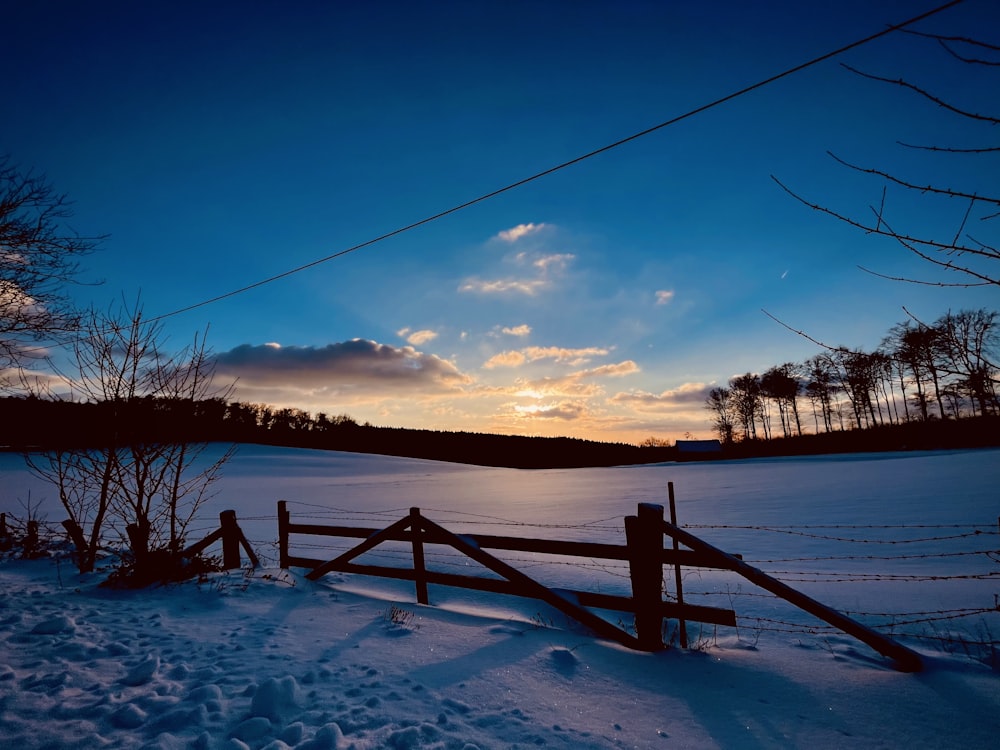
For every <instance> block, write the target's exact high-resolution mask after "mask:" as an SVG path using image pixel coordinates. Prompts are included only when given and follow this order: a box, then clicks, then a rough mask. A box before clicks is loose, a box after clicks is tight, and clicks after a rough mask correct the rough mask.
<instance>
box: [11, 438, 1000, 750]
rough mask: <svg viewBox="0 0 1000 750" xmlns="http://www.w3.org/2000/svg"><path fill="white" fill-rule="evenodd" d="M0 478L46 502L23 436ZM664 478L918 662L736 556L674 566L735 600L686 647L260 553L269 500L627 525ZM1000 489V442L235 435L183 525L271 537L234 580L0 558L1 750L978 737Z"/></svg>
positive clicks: (492, 529) (996, 583)
mask: <svg viewBox="0 0 1000 750" xmlns="http://www.w3.org/2000/svg"><path fill="white" fill-rule="evenodd" d="M0 477H2V485H0V486H2V490H0V511H5V512H7V513H9V514H12V515H14V516H23V508H22V505H21V504H22V503H23V502H24V501H26V499H27V498H28V496H29V493H30V498H31V501H32V503H40V513H41V515H42V516H44V517H46V519H47V520H48V521H49V522H56V523H57V522H58V521H60V520H61V519H62V518H63V513H62V511H61V510H60V509H59V508H58V506H57V504H55V503H54V502H53V493H52V491H51V490H50V489H49V488H48V487H46V486H45V485H43V484H41V483H39V482H38V481H37V480H35V479H33V478H32V477H31V476H30V475H29V474H28V473H27V472H26V471H25V470H24V468H23V464H22V462H21V460H20V458H19V457H17V456H10V455H0ZM667 482H673V483H674V485H675V488H676V491H677V506H678V516H679V523H680V525H682V526H685V527H687V528H688V529H689V530H691V531H693V532H694V533H696V534H698V535H700V536H702V537H703V538H704V539H706V540H707V541H709V542H710V543H712V544H714V545H716V546H718V547H722V548H723V549H725V550H728V551H731V552H738V553H741V554H742V555H743V557H744V559H745V560H746V561H747V562H749V563H751V564H753V565H755V566H757V567H760V568H762V569H763V570H765V571H767V572H769V573H772V574H774V575H775V576H776V577H778V578H781V579H782V580H785V581H787V582H788V583H790V584H791V585H793V586H795V587H797V588H800V589H801V590H803V591H805V592H806V593H808V594H810V595H812V596H814V597H815V598H817V599H819V600H820V601H822V602H824V603H826V604H829V605H831V606H834V607H837V608H838V609H842V610H847V611H849V612H851V613H852V614H853V616H855V617H857V619H859V620H862V621H863V622H866V623H867V624H869V625H872V626H875V627H879V628H880V629H883V631H884V632H887V633H889V634H891V635H893V636H896V637H899V638H900V640H901V641H902V642H903V643H905V644H906V645H907V646H909V647H911V648H914V649H916V650H917V651H919V652H920V653H921V654H922V655H923V656H924V658H925V663H926V669H925V670H924V671H923V672H921V673H919V674H903V673H899V672H896V671H894V670H893V669H892V667H891V665H890V664H889V663H888V662H887V661H886V660H885V659H883V658H882V657H880V656H879V655H878V654H876V653H874V652H873V651H871V650H870V649H869V648H868V647H867V646H865V645H864V644H862V643H859V642H858V641H856V640H854V639H853V638H851V637H849V636H847V635H844V634H841V633H837V632H834V631H830V630H828V629H827V628H825V627H822V623H819V622H818V621H816V620H815V619H813V618H811V617H810V616H808V615H806V614H804V613H800V612H798V611H796V610H794V608H791V607H790V606H789V605H786V604H784V603H783V602H780V601H779V600H775V599H774V598H773V597H771V596H770V595H764V596H762V595H761V594H763V592H761V591H760V590H759V589H755V587H753V586H752V585H751V584H749V583H747V582H745V581H744V582H741V581H740V579H738V578H736V577H734V576H733V575H732V574H728V573H718V572H714V573H710V572H705V571H702V572H697V571H691V572H689V573H688V574H687V575H686V577H685V582H684V586H685V594H686V596H687V598H688V600H689V601H691V602H692V603H697V604H713V605H715V606H722V607H732V608H734V609H735V610H736V612H737V615H738V617H739V620H738V624H739V628H738V629H732V628H718V629H715V628H712V627H711V626H707V627H704V628H700V627H699V626H698V625H697V624H689V632H690V633H691V634H692V641H693V642H694V645H695V646H696V648H694V649H692V650H688V651H682V650H679V649H676V648H673V649H670V650H667V651H665V652H661V653H656V654H645V653H637V652H631V651H628V650H626V649H624V648H622V647H620V646H618V645H615V644H611V643H608V642H604V641H600V640H598V639H596V638H594V637H593V636H591V635H589V634H588V633H586V632H584V631H583V630H582V629H581V628H579V627H578V626H576V625H574V624H573V623H571V622H568V621H567V620H566V618H565V617H563V616H562V615H561V614H560V613H558V612H556V611H554V610H551V609H550V608H548V607H546V606H545V605H544V604H542V603H540V602H536V601H533V600H521V599H515V598H509V597H499V596H494V595H488V594H483V593H476V592H470V591H464V590H457V589H444V588H440V587H433V586H432V587H431V592H430V599H431V602H432V605H431V606H420V605H417V604H415V603H414V594H413V590H412V586H410V585H407V584H405V583H404V582H389V581H384V580H381V579H371V578H362V577H358V576H353V577H352V576H343V575H330V576H327V577H326V578H324V579H323V580H322V581H320V582H317V583H312V582H309V581H307V580H306V579H305V578H304V577H303V576H302V575H301V573H302V571H295V570H293V571H290V572H287V573H286V572H282V571H280V570H277V569H276V568H275V567H274V564H275V561H276V558H277V553H276V550H275V548H274V546H273V543H274V540H275V538H276V533H277V532H276V521H275V518H274V517H275V512H276V511H275V507H276V501H277V500H279V499H283V500H286V501H288V503H289V508H290V510H291V513H292V517H293V520H302V521H303V522H305V521H306V520H307V519H308V522H313V523H322V522H324V521H328V522H331V523H342V524H354V525H359V526H384V525H387V524H388V523H390V522H392V521H394V520H397V519H398V518H400V517H402V516H403V515H405V514H406V512H407V511H408V509H409V508H410V507H411V506H418V507H420V508H421V510H422V512H423V513H424V514H425V515H426V516H428V517H429V518H431V519H432V520H435V521H437V522H439V523H441V524H442V525H444V526H445V527H447V528H449V529H452V530H455V531H458V532H462V533H465V532H470V533H471V532H477V531H478V532H483V533H493V534H509V535H515V536H532V537H547V538H555V539H579V540H589V541H608V542H613V543H623V542H624V534H623V531H622V518H623V517H624V516H625V515H629V514H633V513H635V510H636V504H637V503H639V502H656V503H661V504H666V499H667V496H666V485H667ZM998 487H1000V450H986V451H964V452H948V453H936V454H931V453H923V454H918V453H912V454H911V453H899V454H885V455H874V456H838V457H814V458H796V459H777V460H756V461H739V462H721V463H713V464H679V465H675V464H665V465H660V466H646V467H625V468H613V469H576V470H553V471H533V472H532V471H517V470H507V469H492V468H479V467H469V466H460V465H451V464H438V463H434V462H428V461H417V460H409V459H398V458H387V457H381V456H366V455H356V454H347V453H325V452H318V451H305V450H293V449H279V448H265V447H260V446H243V447H242V448H241V450H240V453H239V454H238V455H237V457H236V458H235V459H234V460H233V461H232V462H231V463H230V464H229V465H228V467H227V469H226V471H225V477H224V479H223V481H222V482H221V484H220V486H219V488H220V492H219V494H218V496H217V497H216V498H215V499H213V501H212V503H211V507H209V508H207V509H206V511H205V521H204V525H203V531H202V532H201V533H208V532H209V531H211V530H212V529H213V528H214V527H215V526H216V525H217V514H218V512H219V511H220V510H223V509H226V508H233V509H235V510H236V512H237V515H238V517H239V519H240V524H241V526H242V527H243V529H244V530H245V531H246V533H247V536H248V537H250V538H251V540H253V542H254V544H255V546H256V547H257V549H258V551H259V552H260V553H261V554H262V557H263V558H264V559H265V565H266V567H265V568H264V569H261V570H258V571H256V572H254V573H253V574H252V575H249V574H244V573H241V572H234V573H230V574H228V575H219V576H216V577H215V578H214V579H213V580H212V581H211V582H210V583H207V584H202V585H196V584H194V583H190V584H182V585H177V586H171V587H165V588H157V589H153V590H148V591H140V592H123V591H108V590H105V589H100V588H98V587H97V583H98V582H99V581H100V580H101V577H102V576H101V575H100V574H97V575H94V576H88V577H83V578H81V577H80V576H78V575H76V574H74V571H73V569H72V568H71V566H70V565H69V563H68V562H67V561H65V560H62V561H61V562H60V561H59V560H58V559H55V560H54V559H44V560H35V561H17V560H9V561H6V562H3V563H0V590H2V592H3V596H2V598H0V746H2V747H4V748H7V747H12V748H25V749H30V748H73V747H80V748H91V747H92V748H102V747H113V748H136V747H151V748H188V747H192V748H224V747H229V748H242V747H251V748H264V747H267V748H270V749H271V750H279V749H283V748H298V749H299V750H303V749H305V748H349V747H356V748H359V749H360V748H383V747H385V748H457V749H461V748H472V747H476V748H514V747H520V748H528V747H552V748H619V747H621V748H632V747H636V748H647V747H648V748H660V747H663V748H666V747H696V748H701V747H708V748H711V747H723V748H772V747H776V748H790V747H810V748H827V747H838V748H839V747H852V748H854V747H862V748H876V747H877V748H896V747H907V748H918V747H929V748H940V747H962V748H980V747H981V748H992V747H996V743H997V737H998V736H1000V664H998V661H1000V660H998V659H997V658H995V657H994V658H992V660H991V655H990V651H989V649H988V647H984V646H982V645H978V644H979V643H980V642H983V641H997V640H1000V612H997V611H995V606H996V600H995V596H996V594H998V593H1000V563H998V559H1000V556H998V555H997V554H995V553H994V554H992V556H991V555H988V554H986V552H987V551H990V550H997V549H1000V536H998V534H997V516H998V514H1000V492H998V489H997V488H998ZM306 544H307V542H306V541H305V540H300V541H299V545H300V549H298V550H297V553H298V554H304V555H309V556H316V557H333V556H334V555H335V554H337V551H338V550H339V549H344V548H346V544H347V543H346V540H331V541H328V542H325V543H324V544H326V545H328V548H327V549H317V548H312V547H306V546H305V545H306ZM338 545H339V546H338ZM429 553H430V550H429ZM372 554H373V555H375V557H373V558H372V559H371V561H372V562H376V563H381V564H394V559H393V558H397V559H396V562H398V563H399V564H403V563H405V562H406V558H405V555H403V554H402V552H397V551H395V550H393V549H389V550H387V551H376V552H373V553H372ZM380 556H381V557H380ZM501 556H503V555H501ZM505 559H508V560H510V561H511V562H512V564H514V565H515V566H517V567H519V568H521V569H522V570H524V572H526V573H528V574H529V575H531V576H533V577H535V578H537V579H538V580H540V581H542V582H544V583H547V584H551V585H559V586H572V587H574V588H580V589H590V590H595V591H605V592H612V593H623V592H626V591H627V590H628V581H627V578H626V577H625V575H624V571H623V568H622V567H621V566H618V565H617V564H615V565H612V564H609V563H607V562H606V561H588V560H575V561H572V562H573V564H568V563H569V562H570V561H567V560H555V561H543V560H540V559H535V558H531V557H530V556H527V555H524V554H515V555H510V556H507V557H505ZM428 562H429V564H431V565H433V566H434V567H436V568H439V569H442V570H454V569H455V568H456V567H459V568H462V569H463V572H467V573H468V572H470V571H469V564H468V562H467V561H464V560H461V559H458V558H455V557H454V556H446V555H445V554H444V553H443V552H435V553H433V554H429V556H428ZM667 578H668V595H670V594H672V593H673V587H672V577H671V576H667Z"/></svg>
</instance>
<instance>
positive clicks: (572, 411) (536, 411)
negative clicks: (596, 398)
mask: <svg viewBox="0 0 1000 750" xmlns="http://www.w3.org/2000/svg"><path fill="white" fill-rule="evenodd" d="M514 412H515V413H516V414H517V415H519V416H522V417H533V418H536V419H562V420H567V421H568V420H575V419H580V418H581V417H583V416H585V415H586V413H587V407H586V405H585V404H582V403H580V402H577V401H561V402H559V403H558V404H532V405H530V406H521V405H517V406H514Z"/></svg>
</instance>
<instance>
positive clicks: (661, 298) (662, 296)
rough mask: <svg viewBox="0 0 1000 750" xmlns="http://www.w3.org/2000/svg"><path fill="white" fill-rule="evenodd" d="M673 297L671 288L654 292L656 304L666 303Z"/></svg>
mask: <svg viewBox="0 0 1000 750" xmlns="http://www.w3.org/2000/svg"><path fill="white" fill-rule="evenodd" d="M673 298H674V290H673V289H659V290H657V292H656V304H657V305H667V304H669V303H670V302H671V301H672V300H673Z"/></svg>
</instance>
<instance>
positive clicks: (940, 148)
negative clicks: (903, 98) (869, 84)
mask: <svg viewBox="0 0 1000 750" xmlns="http://www.w3.org/2000/svg"><path fill="white" fill-rule="evenodd" d="M917 36H920V37H923V38H925V39H926V40H928V42H929V43H936V46H937V47H938V49H939V51H942V52H943V53H944V54H947V55H950V56H951V57H952V58H953V59H955V60H958V61H959V62H960V63H961V64H962V65H964V66H967V71H968V75H969V76H970V77H972V76H975V77H978V78H981V79H982V85H981V90H982V91H996V90H997V87H998V84H1000V77H998V74H1000V46H998V45H995V44H988V43H986V42H982V41H979V40H975V39H968V38H954V37H944V36H940V35H934V34H918V35H917ZM983 55H985V56H986V57H989V58H990V59H986V57H984V56H983ZM844 67H845V68H846V69H847V70H849V71H851V72H852V73H853V74H855V75H857V76H860V77H862V78H864V79H866V80H869V81H874V82H876V83H878V84H880V85H887V86H895V87H899V88H902V89H904V90H905V91H906V92H908V93H909V94H912V95H916V96H918V97H920V98H922V99H923V100H925V101H926V102H927V103H928V106H931V107H935V108H941V109H944V110H945V111H947V112H948V113H950V114H952V115H954V116H955V117H956V118H957V119H958V120H961V121H964V122H966V123H973V124H975V125H979V126H982V127H983V128H984V136H985V138H987V139H990V138H992V139H995V138H996V127H997V126H998V125H1000V113H992V114H982V113H979V112H976V111H973V110H972V109H970V108H968V107H965V106H959V105H956V104H954V103H952V102H950V101H948V100H947V99H946V98H944V97H942V96H940V95H938V94H935V93H932V92H931V91H930V90H928V89H927V88H924V87H923V86H920V85H917V84H915V83H912V82H910V81H907V80H905V79H904V78H899V77H888V76H881V75H875V74H872V73H868V72H863V71H860V70H857V69H855V68H851V67H849V66H846V65H845V66H844ZM997 101H998V100H997V99H996V98H995V97H994V99H993V105H994V106H995V105H996V102H997ZM899 145H900V146H902V147H904V148H908V149H917V150H921V151H926V152H936V153H935V155H934V157H932V158H935V159H938V160H940V159H942V158H951V159H973V158H984V156H985V158H991V157H992V156H993V155H995V154H996V153H997V152H1000V145H997V144H996V143H995V140H994V142H993V143H990V142H989V141H987V142H984V143H982V144H977V145H974V146H971V147H969V146H958V145H955V144H909V143H900V144H899ZM830 156H831V157H833V158H834V159H835V160H836V161H837V162H838V163H840V164H841V165H843V166H844V167H846V168H848V169H851V170H854V171H857V172H860V173H862V174H866V175H869V176H871V177H873V178H875V179H878V180H879V181H881V182H882V191H881V199H880V200H879V201H878V203H877V205H874V204H873V205H871V206H870V207H869V212H868V216H867V218H860V217H858V216H856V215H848V214H845V213H842V212H839V211H836V210H834V209H832V208H830V207H828V206H824V205H821V204H819V203H816V202H814V201H810V200H808V199H806V198H804V197H802V196H801V195H799V194H798V193H796V192H793V191H792V190H791V189H790V188H789V187H787V186H786V185H784V184H783V183H782V182H781V181H780V180H778V178H776V177H774V176H773V175H772V179H774V181H775V182H777V183H778V185H780V186H781V187H782V189H784V190H785V191H786V192H788V193H789V194H790V195H792V196H793V197H794V198H795V199H796V200H798V201H800V202H802V203H803V204H804V205H806V206H808V207H809V208H811V209H814V210H816V211H819V212H821V213H823V214H826V215H828V216H831V217H833V218H835V219H837V220H839V221H841V222H843V223H845V224H849V225H850V226H853V227H856V228H858V229H860V230H862V231H864V232H865V233H868V234H874V235H879V236H882V237H888V238H890V239H892V240H894V241H895V242H896V243H898V244H899V245H900V246H901V247H903V248H905V249H906V250H907V251H908V252H910V253H912V254H913V255H915V256H916V257H918V258H920V259H922V260H924V261H926V262H927V263H928V264H930V266H931V267H932V268H933V269H935V270H936V271H938V272H940V273H939V274H937V275H935V276H932V277H930V278H928V279H917V278H913V277H910V276H893V275H888V274H885V273H880V272H876V271H874V270H871V269H869V268H866V267H863V266H862V270H864V271H866V272H868V273H871V274H874V275H876V276H881V277H883V278H887V279H891V280H894V281H906V282H911V283H917V284H929V285H932V286H958V287H972V286H991V285H992V286H997V285H1000V245H998V243H997V242H996V241H995V240H993V239H990V238H988V237H984V236H983V235H984V234H985V233H988V232H989V231H990V229H992V228H994V227H995V226H996V223H997V219H998V217H1000V186H996V185H995V186H994V188H995V189H994V190H991V191H990V192H989V193H987V194H983V192H982V191H981V190H979V191H976V190H961V189H957V188H952V187H945V186H944V185H943V184H941V183H938V184H934V183H932V182H928V181H926V180H923V179H918V178H903V177H900V176H899V175H898V174H894V173H893V172H891V171H889V170H886V169H879V168H874V167H864V166H859V165H857V164H854V163H851V162H849V161H847V160H845V159H842V158H840V157H837V156H835V155H834V154H830ZM993 174H994V175H998V174H1000V172H997V170H993ZM897 195H898V196H900V197H901V198H904V197H913V198H921V199H923V200H924V201H930V202H933V205H928V206H927V207H925V208H924V211H925V212H935V213H939V214H940V215H942V216H949V215H951V214H952V212H954V206H955V204H956V203H958V204H959V205H960V206H961V209H960V210H959V211H958V212H957V213H954V229H953V231H949V232H948V233H947V234H943V235H937V236H934V235H932V234H928V233H925V232H921V231H919V230H916V229H909V228H908V227H906V226H904V225H902V224H897V223H896V219H895V217H894V216H890V210H889V203H890V200H891V199H893V198H894V196H897ZM974 225H975V227H976V228H975V229H973V228H972V227H973V226H974Z"/></svg>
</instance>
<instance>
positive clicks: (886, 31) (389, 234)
mask: <svg viewBox="0 0 1000 750" xmlns="http://www.w3.org/2000/svg"><path fill="white" fill-rule="evenodd" d="M962 2H964V0H951V2H948V3H945V4H944V5H939V6H938V7H936V8H933V9H932V10H929V11H927V12H925V13H921V14H920V15H917V16H914V17H913V18H910V19H907V20H906V21H903V22H901V23H897V24H893V25H891V26H888V27H886V28H885V29H883V30H882V31H879V32H876V33H874V34H871V35H869V36H866V37H864V38H862V39H858V40H857V41H854V42H851V43H850V44H847V45H844V46H843V47H838V48H837V49H835V50H833V51H831V52H827V53H825V54H823V55H820V56H819V57H814V58H813V59H811V60H809V61H808V62H804V63H801V64H799V65H796V66H795V67H792V68H788V69H786V70H784V71H782V72H781V73H778V74H776V75H773V76H771V77H770V78H765V79H764V80H762V81H758V82H757V83H754V84H752V85H750V86H746V87H745V88H742V89H739V90H737V91H734V92H732V93H731V94H727V95H726V96H723V97H721V98H719V99H715V100H714V101H711V102H708V103H707V104H703V105H701V106H700V107H695V108H694V109H691V110H688V111H687V112H685V113H684V114H681V115H677V116H676V117H672V118H671V119H669V120H665V121H664V122H661V123H659V124H658V125H653V126H652V127H649V128H646V129H645V130H640V131H639V132H637V133H633V134H632V135H630V136H627V137H625V138H621V139H620V140H617V141H614V142H613V143H609V144H607V145H606V146H602V147H600V148H597V149H594V150H593V151H588V152H587V153H585V154H582V155H580V156H577V157H575V158H573V159H570V160H569V161H564V162H562V163H561V164H557V165H555V166H554V167H549V168H548V169H545V170H542V171H541V172H536V173H535V174H533V175H531V176H530V177H525V178H523V179H521V180H518V181H517V182H512V183H510V184H509V185H505V186H504V187H501V188H498V189H496V190H493V191H491V192H489V193H485V194H483V195H480V196H479V197H478V198H473V199H472V200H468V201H465V202H464V203H460V204H458V205H457V206H452V207H451V208H449V209H446V210H444V211H439V212H438V213H436V214H433V215H431V216H428V217H426V218H424V219H421V220H420V221H415V222H413V223H412V224H407V225H406V226H403V227H399V228H398V229H394V230H392V231H391V232H386V233H385V234H382V235H379V236H378V237H374V238H372V239H370V240H366V241H365V242H362V243H359V244H357V245H353V246H352V247H348V248H346V249H344V250H340V251H338V252H336V253H333V254H331V255H327V256H325V257H323V258H317V259H316V260H313V261H310V262H309V263H305V264H303V265H301V266H297V267H295V268H291V269H289V270H287V271H283V272H282V273H279V274H275V275H274V276H269V277H267V278H265V279H261V280H260V281H255V282H254V283H252V284H247V285H246V286H242V287H240V288H239V289H233V290H232V291H230V292H226V293H225V294H220V295H218V296H215V297H212V298H210V299H206V300H203V301H202V302H196V303H195V304H193V305H188V306H187V307H182V308H179V309H177V310H174V311H172V312H168V313H164V314H163V315H158V316H156V317H155V318H152V319H151V320H150V322H155V321H158V320H163V319H164V318H171V317H174V316H175V315H180V314H182V313H186V312H190V311H191V310H196V309H198V308H199V307H205V306H206V305H211V304H214V303H216V302H220V301H222V300H224V299H228V298H230V297H235V296H236V295H239V294H243V293H244V292H249V291H250V290H252V289H256V288H257V287H261V286H264V285H265V284H270V283H272V282H275V281H278V280H280V279H284V278H286V277H288V276H292V275H293V274H297V273H301V272H302V271H305V270H308V269H310V268H313V267H315V266H318V265H321V264H323V263H328V262H329V261H331V260H335V259H336V258H341V257H343V256H345V255H348V254H350V253H354V252H357V251H358V250H363V249H364V248H366V247H370V246H372V245H374V244H376V243H378V242H382V241H384V240H387V239H389V238H391V237H395V236H396V235H400V234H403V233H404V232H409V231H410V230H412V229H416V228H417V227H421V226H423V225H425V224H430V223H431V222H433V221H437V220H438V219H441V218H444V217H445V216H448V215H450V214H453V213H457V212H458V211H462V210H463V209H466V208H469V207H470V206H474V205H476V204H477V203H482V202H483V201H487V200H489V199H491V198H495V197H496V196H498V195H501V194H503V193H507V192H509V191H511V190H514V189H515V188H519V187H521V186H522V185H527V184H528V183H529V182H534V181H535V180H540V179H541V178H543V177H547V176H548V175H550V174H553V173H555V172H559V171H561V170H563V169H566V168H567V167H571V166H573V165H574V164H579V163H580V162H582V161H586V160H587V159H591V158H593V157H595V156H598V155H599V154H603V153H605V152H607V151H611V150H612V149H615V148H618V147H619V146H624V145H625V144H626V143H631V142H632V141H635V140H638V139H639V138H642V137H644V136H647V135H649V134H650V133H655V132H656V131H658V130H662V129H663V128H666V127H669V126H670V125H674V124H676V123H678V122H681V121H682V120H687V119H689V118H691V117H694V116H695V115H698V114H701V113H702V112H705V111H707V110H710V109H713V108H715V107H718V106H719V105H720V104H725V103H726V102H729V101H732V100H733V99H736V98H737V97H740V96H743V95H744V94H749V93H750V92H751V91H756V90H757V89H759V88H763V87H764V86H767V85H769V84H771V83H774V82H775V81H779V80H781V79H782V78H787V77H788V76H790V75H793V74H794V73H798V72H799V71H801V70H805V69H806V68H809V67H812V66H813V65H816V64H818V63H821V62H823V61H825V60H829V59H830V58H832V57H836V56H837V55H841V54H843V53H844V52H847V51H848V50H852V49H855V48H857V47H860V46H862V45H864V44H868V43H869V42H872V41H874V40H876V39H879V38H881V37H883V36H886V35H887V34H891V33H892V32H894V31H898V30H900V29H903V28H905V27H906V26H910V25H912V24H914V23H917V22H918V21H922V20H924V19H925V18H929V17H930V16H933V15H936V14H938V13H940V12H942V11H944V10H947V9H949V8H952V7H954V6H956V5H959V4H961V3H962Z"/></svg>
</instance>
